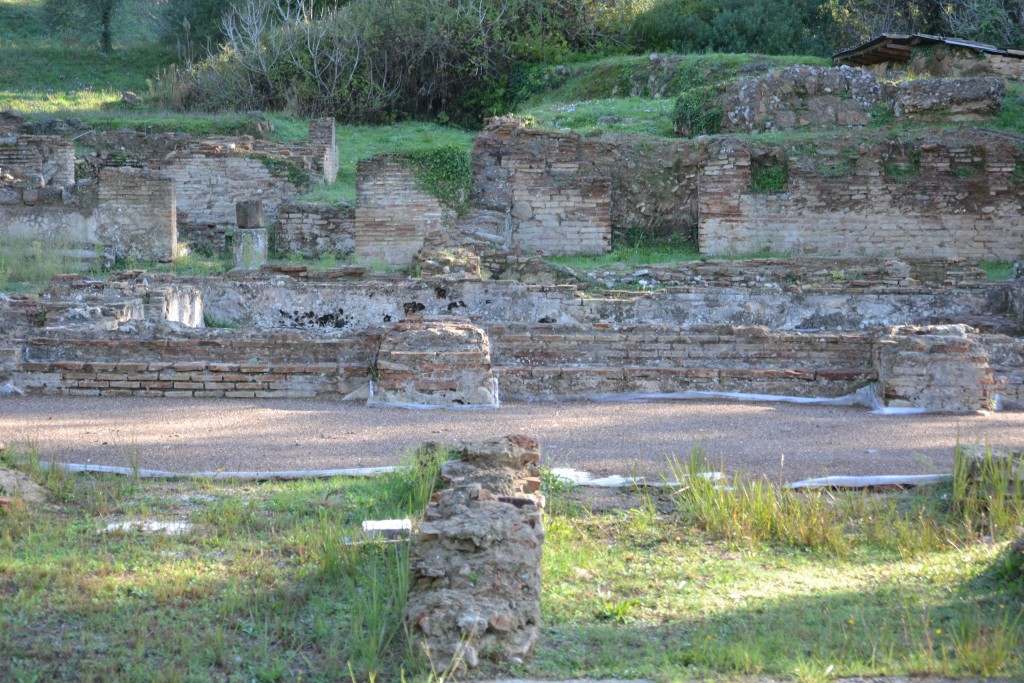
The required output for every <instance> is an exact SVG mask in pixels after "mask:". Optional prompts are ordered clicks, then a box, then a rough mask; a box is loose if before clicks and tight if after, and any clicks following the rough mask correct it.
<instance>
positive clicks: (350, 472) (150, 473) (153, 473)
mask: <svg viewBox="0 0 1024 683" xmlns="http://www.w3.org/2000/svg"><path fill="white" fill-rule="evenodd" d="M39 466H40V467H41V468H43V469H49V468H51V467H54V466H55V464H54V463H49V462H41V463H39ZM56 466H57V467H60V468H61V469H63V470H65V471H67V472H97V473H100V474H123V475H127V476H133V477H134V476H138V477H142V478H145V479H317V478H322V477H373V476H376V475H378V474H387V473H389V472H394V471H395V470H397V469H398V468H397V467H350V468H346V469H340V470H284V471H279V472H258V471H255V472H222V471H220V470H217V471H214V472H171V471H169V470H145V469H138V470H133V469H132V468H130V467H114V466H111V465H79V464H76V463H56Z"/></svg>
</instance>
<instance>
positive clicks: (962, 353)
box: [873, 325, 996, 413]
mask: <svg viewBox="0 0 1024 683" xmlns="http://www.w3.org/2000/svg"><path fill="white" fill-rule="evenodd" d="M873 362H874V366H875V368H876V370H877V372H878V385H877V387H876V391H877V394H878V397H879V399H880V401H881V402H882V405H883V406H884V407H886V408H915V409H919V410H921V409H923V410H929V411H935V412H953V413H969V412H977V411H981V410H990V409H992V408H993V407H994V406H995V402H994V399H995V391H994V389H995V385H996V380H995V379H994V377H993V371H992V367H991V366H990V365H989V356H988V352H987V351H986V349H985V346H984V345H983V343H982V342H981V340H980V339H978V337H977V335H976V334H974V330H973V329H972V328H969V327H967V326H966V325H941V326H935V327H925V328H920V327H896V328H891V329H890V330H888V331H887V332H886V333H885V334H882V335H880V336H879V337H878V339H877V340H876V342H875V348H874V361H873Z"/></svg>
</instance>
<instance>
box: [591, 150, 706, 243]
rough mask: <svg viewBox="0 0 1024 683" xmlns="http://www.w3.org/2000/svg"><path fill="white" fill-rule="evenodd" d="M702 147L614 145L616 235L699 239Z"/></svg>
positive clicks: (612, 159) (612, 218) (612, 198)
mask: <svg viewBox="0 0 1024 683" xmlns="http://www.w3.org/2000/svg"><path fill="white" fill-rule="evenodd" d="M705 150H706V145H704V144H703V143H693V142H690V141H682V140H667V139H663V138H640V137H630V138H626V139H623V140H620V141H619V142H618V143H617V144H615V145H613V146H611V148H610V153H611V174H612V179H611V202H612V204H611V225H612V230H613V231H618V232H622V231H624V230H627V229H630V228H641V229H643V231H644V232H645V233H646V234H648V235H657V236H662V237H669V236H675V237H680V238H683V239H691V238H696V235H697V179H698V177H699V174H700V162H701V158H702V155H703V154H704V152H705Z"/></svg>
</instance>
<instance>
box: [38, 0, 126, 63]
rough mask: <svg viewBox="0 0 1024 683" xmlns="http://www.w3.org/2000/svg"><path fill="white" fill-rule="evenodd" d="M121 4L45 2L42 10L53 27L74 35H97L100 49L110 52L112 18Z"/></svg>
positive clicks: (109, 1) (109, 0)
mask: <svg viewBox="0 0 1024 683" xmlns="http://www.w3.org/2000/svg"><path fill="white" fill-rule="evenodd" d="M122 4H123V0H45V2H44V3H43V8H44V10H45V12H46V16H47V18H48V19H49V21H50V23H52V24H53V25H54V26H55V27H57V28H59V29H61V30H63V31H68V32H73V33H76V34H80V33H85V34H91V33H98V34H99V41H100V49H101V50H102V51H103V52H110V51H111V50H113V49H114V30H113V23H114V17H115V15H116V14H117V12H118V10H119V9H120V8H121V5H122ZM90 37H91V36H90Z"/></svg>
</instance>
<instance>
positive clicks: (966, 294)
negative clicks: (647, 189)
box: [182, 276, 1006, 331]
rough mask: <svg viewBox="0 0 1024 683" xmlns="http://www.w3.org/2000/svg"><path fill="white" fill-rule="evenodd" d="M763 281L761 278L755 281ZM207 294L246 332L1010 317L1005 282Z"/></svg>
mask: <svg viewBox="0 0 1024 683" xmlns="http://www.w3.org/2000/svg"><path fill="white" fill-rule="evenodd" d="M755 277H756V276H755ZM182 282H183V283H186V284H191V285H194V286H196V287H199V288H200V289H201V290H202V292H203V299H204V302H205V304H204V305H205V309H206V311H207V313H208V314H209V315H210V316H211V317H212V318H214V319H216V320H219V321H222V322H224V323H231V324H235V325H238V326H241V327H259V328H275V327H291V328H310V329H316V328H321V329H322V328H331V329H344V330H346V331H358V330H362V329H366V328H368V327H374V326H377V325H382V324H386V323H390V322H398V321H399V320H402V319H403V318H404V317H405V316H406V315H407V314H409V313H421V314H422V315H423V316H443V315H461V316H467V317H470V318H471V319H474V320H480V319H482V320H501V321H506V322H511V323H541V322H544V323H597V322H611V323H614V324H626V325H629V324H636V323H643V322H648V323H665V324H671V325H678V326H680V327H683V328H685V327H692V326H698V325H764V326H767V327H770V328H773V329H779V330H796V329H819V328H822V329H833V330H835V329H847V330H858V329H864V328H869V327H878V326H882V325H910V324H939V323H948V322H956V321H957V320H958V319H962V318H964V317H966V316H983V315H991V314H998V313H1003V312H1005V306H1006V299H1005V296H1004V295H1003V294H1002V292H1003V287H1002V286H1000V285H989V284H977V285H962V286H950V287H943V288H938V289H934V288H933V289H929V288H923V287H914V286H899V285H890V284H885V283H881V284H879V285H877V286H874V287H872V286H864V287H862V286H853V284H852V283H851V284H850V286H848V287H846V288H844V290H842V291H840V290H838V289H816V288H812V287H807V288H804V287H802V286H798V285H790V286H789V291H787V290H784V289H783V288H782V287H780V286H779V285H778V284H776V283H771V282H755V283H754V284H753V285H752V286H750V287H745V286H744V287H740V286H737V287H732V288H724V287H708V286H706V285H703V284H700V283H695V284H694V285H693V286H681V287H670V288H667V289H665V290H659V291H653V292H597V293H588V292H583V291H581V290H580V289H578V288H577V287H575V286H573V285H554V286H551V285H523V284H520V283H516V282H505V281H480V280H476V281H473V280H469V281H446V280H429V279H423V280H408V279H402V280H386V279H379V280H355V281H351V282H349V281H345V280H332V281H326V280H324V281H319V282H318V281H316V279H315V278H305V279H303V280H295V279H292V278H284V277H277V278H263V279H244V280H242V279H216V278H195V279H187V280H182Z"/></svg>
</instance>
